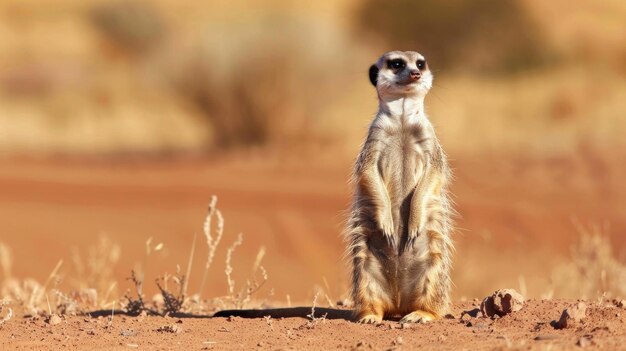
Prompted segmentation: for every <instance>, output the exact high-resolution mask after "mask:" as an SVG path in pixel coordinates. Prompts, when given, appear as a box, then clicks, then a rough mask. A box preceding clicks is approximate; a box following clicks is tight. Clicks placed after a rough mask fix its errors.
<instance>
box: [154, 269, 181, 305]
mask: <svg viewBox="0 0 626 351" xmlns="http://www.w3.org/2000/svg"><path fill="white" fill-rule="evenodd" d="M169 281H173V282H174V284H176V286H178V292H177V293H172V292H171V291H170V289H169V287H168V282H169ZM184 282H185V276H184V275H175V276H172V275H168V274H165V275H164V276H163V277H160V278H157V279H156V285H157V287H158V288H159V291H160V292H161V296H162V297H163V312H165V314H173V313H178V312H180V311H181V310H182V309H183V304H184V303H185V302H186V297H185V293H184V291H183V289H184Z"/></svg>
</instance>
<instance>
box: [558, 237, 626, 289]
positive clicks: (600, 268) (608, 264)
mask: <svg viewBox="0 0 626 351" xmlns="http://www.w3.org/2000/svg"><path fill="white" fill-rule="evenodd" d="M578 231H579V233H580V237H579V241H578V242H577V243H576V244H575V245H573V246H572V249H571V260H570V261H569V262H566V263H564V264H562V265H560V266H558V267H556V268H555V269H554V271H553V274H552V285H553V293H554V295H556V296H559V297H571V298H584V299H591V298H596V297H606V298H610V297H615V296H626V264H624V262H620V261H619V260H618V259H617V258H616V257H615V255H614V253H613V247H612V246H611V241H610V239H609V237H608V235H606V231H605V230H602V229H601V228H599V227H593V228H591V229H586V228H583V227H582V226H578Z"/></svg>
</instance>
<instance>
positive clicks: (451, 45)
mask: <svg viewBox="0 0 626 351" xmlns="http://www.w3.org/2000/svg"><path fill="white" fill-rule="evenodd" d="M356 28H357V30H358V31H359V32H360V33H365V34H366V35H368V36H374V37H376V36H378V37H380V38H381V39H383V41H384V42H385V43H386V44H388V46H389V47H394V48H398V49H402V50H409V49H410V50H417V51H420V52H422V53H423V54H425V55H426V56H427V57H428V58H429V59H431V61H432V62H435V63H436V64H435V66H434V67H435V69H437V68H445V69H448V68H459V69H462V70H476V69H478V70H481V71H483V72H484V71H488V72H503V71H515V70H519V69H523V68H528V67H532V66H534V65H537V64H539V63H541V62H543V61H545V60H547V59H548V58H549V57H548V54H547V53H548V50H547V48H546V45H545V44H544V40H543V38H542V37H541V35H540V31H539V28H538V26H537V24H536V23H534V22H533V20H532V19H531V17H530V15H529V13H528V11H527V9H525V8H524V6H523V3H521V2H520V1H519V0H478V1H464V0H447V1H437V0H425V1H412V0H400V1H393V2H388V1H385V0H367V1H364V2H362V3H361V7H360V14H359V16H358V17H357V22H356Z"/></svg>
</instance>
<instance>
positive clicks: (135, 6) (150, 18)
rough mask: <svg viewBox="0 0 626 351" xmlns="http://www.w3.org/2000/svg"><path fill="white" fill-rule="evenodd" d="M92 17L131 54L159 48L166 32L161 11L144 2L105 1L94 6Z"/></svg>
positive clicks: (98, 26)
mask: <svg viewBox="0 0 626 351" xmlns="http://www.w3.org/2000/svg"><path fill="white" fill-rule="evenodd" d="M90 19H91V22H92V23H93V24H94V25H95V27H97V28H98V29H99V30H100V31H101V32H102V33H103V34H105V37H107V38H108V39H109V40H110V43H111V44H114V45H118V46H119V47H120V49H123V50H125V51H127V52H130V53H138V54H142V53H145V52H147V51H149V50H151V49H153V48H155V47H156V46H157V45H158V44H160V42H161V40H162V36H163V34H164V33H165V28H164V24H163V21H162V19H161V17H160V16H159V14H158V13H157V12H156V11H155V10H154V9H153V8H152V7H150V6H148V4H145V3H142V2H135V1H117V2H111V3H103V4H100V5H97V6H94V8H93V9H92V10H91V13H90Z"/></svg>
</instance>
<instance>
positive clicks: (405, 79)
mask: <svg viewBox="0 0 626 351" xmlns="http://www.w3.org/2000/svg"><path fill="white" fill-rule="evenodd" d="M369 76H370V82H372V84H373V85H374V86H375V87H376V90H378V95H379V96H380V97H381V98H383V97H385V96H389V97H405V96H419V95H421V96H425V95H426V94H427V93H428V91H429V90H430V88H431V87H432V84H433V74H432V73H431V72H430V69H428V64H427V63H426V59H425V58H424V56H422V55H421V54H419V53H417V52H415V51H390V52H388V53H385V54H384V55H383V56H381V57H380V58H379V59H378V61H377V62H376V63H375V64H373V65H372V66H371V67H370V71H369Z"/></svg>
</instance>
